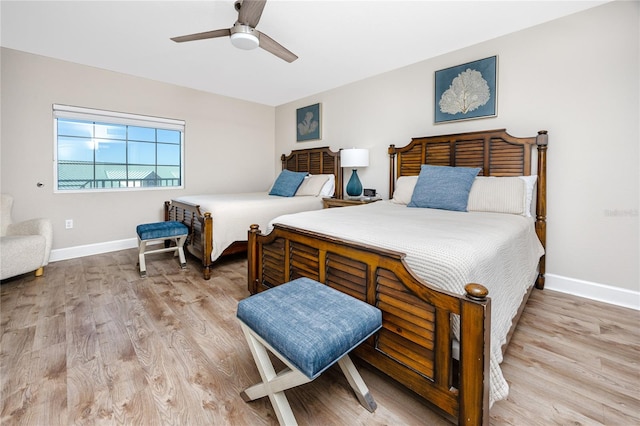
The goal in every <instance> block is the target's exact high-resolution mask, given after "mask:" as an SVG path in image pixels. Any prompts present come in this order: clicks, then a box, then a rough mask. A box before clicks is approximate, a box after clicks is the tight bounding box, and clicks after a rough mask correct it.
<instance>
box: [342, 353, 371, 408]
mask: <svg viewBox="0 0 640 426" xmlns="http://www.w3.org/2000/svg"><path fill="white" fill-rule="evenodd" d="M338 365H339V366H340V369H341V370H342V372H343V373H344V375H345V377H346V378H347V381H348V382H349V384H350V385H351V388H352V389H353V391H354V392H355V394H356V396H357V397H358V401H360V404H361V405H362V406H363V407H364V408H366V409H367V410H369V411H370V412H372V413H373V412H374V411H376V408H378V404H376V401H375V400H374V399H373V396H371V394H370V393H369V388H367V385H366V384H365V383H364V380H362V376H360V373H359V372H358V370H357V369H356V366H355V365H353V361H351V358H349V355H345V356H343V357H342V358H340V360H339V361H338Z"/></svg>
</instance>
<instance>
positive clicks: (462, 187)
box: [407, 165, 480, 212]
mask: <svg viewBox="0 0 640 426" xmlns="http://www.w3.org/2000/svg"><path fill="white" fill-rule="evenodd" d="M478 173H480V168H479V167H475V168H471V167H449V166H429V165H422V166H421V167H420V175H419V176H418V182H416V187H415V189H414V190H413V195H412V196H411V202H410V203H409V204H407V207H427V208H430V209H441V210H453V211H459V212H466V211H467V203H468V201H469V191H470V190H471V185H473V181H474V179H475V178H476V176H477V175H478Z"/></svg>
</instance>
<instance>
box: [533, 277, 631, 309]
mask: <svg viewBox="0 0 640 426" xmlns="http://www.w3.org/2000/svg"><path fill="white" fill-rule="evenodd" d="M544 288H545V289H549V290H555V291H559V292H561V293H568V294H573V295H574V296H580V297H585V298H587V299H591V300H598V301H600V302H605V303H610V304H612V305H617V306H622V307H625V308H631V309H635V310H637V311H638V310H640V292H638V291H633V290H627V289H624V288H619V287H612V286H609V285H605V284H598V283H593V282H589V281H583V280H579V279H576V278H569V277H563V276H560V275H554V274H545V284H544Z"/></svg>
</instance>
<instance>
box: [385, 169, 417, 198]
mask: <svg viewBox="0 0 640 426" xmlns="http://www.w3.org/2000/svg"><path fill="white" fill-rule="evenodd" d="M416 182H418V176H400V177H399V178H398V180H396V188H395V190H394V191H393V199H392V200H391V201H392V202H394V203H397V204H405V205H406V204H409V203H410V202H411V196H412V195H413V189H414V188H415V187H416Z"/></svg>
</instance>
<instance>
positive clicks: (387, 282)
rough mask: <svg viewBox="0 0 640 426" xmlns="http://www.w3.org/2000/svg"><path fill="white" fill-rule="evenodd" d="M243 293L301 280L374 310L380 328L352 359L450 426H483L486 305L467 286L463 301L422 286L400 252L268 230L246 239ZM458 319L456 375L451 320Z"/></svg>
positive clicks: (483, 292) (476, 288)
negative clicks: (452, 424) (408, 392)
mask: <svg viewBox="0 0 640 426" xmlns="http://www.w3.org/2000/svg"><path fill="white" fill-rule="evenodd" d="M248 240H249V241H248V288H249V291H250V292H251V294H255V293H257V292H260V291H263V290H266V289H268V288H271V287H273V286H277V285H280V284H283V283H285V282H288V281H290V280H292V279H295V278H298V277H303V276H304V277H309V278H311V279H314V280H316V281H319V282H322V283H325V284H327V285H329V286H331V287H333V288H335V289H337V290H340V291H342V292H344V293H347V294H349V295H351V296H353V297H356V298H357V299H360V300H363V301H365V302H367V303H369V304H371V305H374V306H377V307H378V308H379V309H380V310H382V320H383V327H382V329H381V330H380V331H379V332H378V333H377V334H376V335H375V336H373V337H371V338H370V339H368V340H367V341H366V342H365V343H363V344H362V345H360V346H359V347H358V348H357V349H356V350H355V351H354V354H355V355H356V356H358V357H359V358H361V359H362V360H364V361H366V362H367V363H369V364H371V365H372V366H374V367H376V368H378V369H379V370H381V371H383V372H384V373H386V374H388V375H389V376H391V377H392V378H393V379H395V380H397V381H399V382H400V383H402V384H404V385H405V386H407V387H408V388H410V389H412V390H413V391H414V392H416V393H417V394H419V395H421V396H422V397H424V398H425V399H426V400H427V401H429V402H431V403H433V404H434V405H435V406H437V407H439V408H440V409H441V410H442V411H443V412H444V413H446V414H448V415H450V416H452V417H453V418H455V419H457V423H458V424H469V425H477V424H489V351H490V312H491V302H490V299H489V298H488V297H487V294H488V291H487V289H486V288H485V287H483V286H481V285H478V284H468V285H467V286H466V288H465V290H466V292H467V294H466V295H464V296H461V295H456V294H452V293H449V292H446V291H443V290H440V289H437V288H434V287H432V286H430V285H429V284H428V283H426V282H424V281H423V280H421V279H420V278H418V277H416V276H415V275H414V274H413V273H412V272H411V271H410V270H409V268H408V267H407V266H406V264H405V262H404V260H403V258H404V254H402V253H398V252H394V251H390V250H385V249H380V248H377V247H371V246H367V245H363V244H356V243H350V242H345V241H341V240H339V239H335V238H332V237H327V236H323V235H319V234H316V233H313V232H309V231H304V230H299V229H295V228H291V227H287V226H282V225H276V226H275V228H274V230H273V231H272V232H271V233H269V234H268V235H263V234H262V233H261V232H260V230H259V229H258V227H257V225H253V226H252V227H251V229H250V231H249V235H248ZM454 315H459V317H460V323H461V326H460V362H459V366H460V367H459V374H457V375H456V373H454V371H455V370H454V368H453V367H454V362H453V358H452V342H453V331H452V317H453V316H454Z"/></svg>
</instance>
